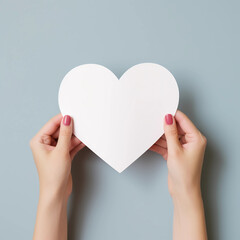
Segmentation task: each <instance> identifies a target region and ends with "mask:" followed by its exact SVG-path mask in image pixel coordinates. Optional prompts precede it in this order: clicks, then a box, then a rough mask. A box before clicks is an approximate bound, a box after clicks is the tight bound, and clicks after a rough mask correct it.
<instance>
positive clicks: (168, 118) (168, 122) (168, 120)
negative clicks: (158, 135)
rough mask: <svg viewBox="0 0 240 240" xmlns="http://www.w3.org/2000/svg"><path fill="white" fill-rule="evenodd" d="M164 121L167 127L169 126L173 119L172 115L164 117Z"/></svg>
mask: <svg viewBox="0 0 240 240" xmlns="http://www.w3.org/2000/svg"><path fill="white" fill-rule="evenodd" d="M165 121H166V124H167V125H171V124H172V123H173V117H172V114H167V115H165Z"/></svg>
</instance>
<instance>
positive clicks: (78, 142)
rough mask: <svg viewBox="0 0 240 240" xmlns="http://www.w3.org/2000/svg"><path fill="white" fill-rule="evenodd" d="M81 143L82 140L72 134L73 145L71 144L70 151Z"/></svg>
mask: <svg viewBox="0 0 240 240" xmlns="http://www.w3.org/2000/svg"><path fill="white" fill-rule="evenodd" d="M80 143H81V141H80V140H79V139H78V138H77V137H75V136H74V135H73V136H72V139H71V146H70V151H71V150H73V149H74V148H75V147H76V146H77V145H79V144H80Z"/></svg>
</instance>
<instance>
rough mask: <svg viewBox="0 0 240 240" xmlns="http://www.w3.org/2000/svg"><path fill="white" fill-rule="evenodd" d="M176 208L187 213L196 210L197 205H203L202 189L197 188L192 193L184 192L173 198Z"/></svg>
mask: <svg viewBox="0 0 240 240" xmlns="http://www.w3.org/2000/svg"><path fill="white" fill-rule="evenodd" d="M172 199H173V204H174V208H176V209H178V210H183V211H187V210H190V209H191V208H195V207H196V206H197V205H202V194H201V189H200V187H199V188H195V189H192V190H191V191H189V190H188V191H182V192H181V193H179V194H175V195H173V196H172Z"/></svg>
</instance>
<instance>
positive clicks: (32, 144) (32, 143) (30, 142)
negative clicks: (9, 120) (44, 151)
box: [29, 138, 35, 149]
mask: <svg viewBox="0 0 240 240" xmlns="http://www.w3.org/2000/svg"><path fill="white" fill-rule="evenodd" d="M34 145H35V140H34V138H32V139H31V140H30V141H29V146H30V148H31V149H33V148H34Z"/></svg>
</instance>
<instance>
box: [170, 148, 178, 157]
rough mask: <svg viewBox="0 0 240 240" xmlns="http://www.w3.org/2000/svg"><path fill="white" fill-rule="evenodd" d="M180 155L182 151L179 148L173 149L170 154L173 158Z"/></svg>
mask: <svg viewBox="0 0 240 240" xmlns="http://www.w3.org/2000/svg"><path fill="white" fill-rule="evenodd" d="M180 153H181V149H180V148H179V147H177V146H176V147H174V148H172V149H171V152H170V154H171V155H172V156H179V154H180Z"/></svg>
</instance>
